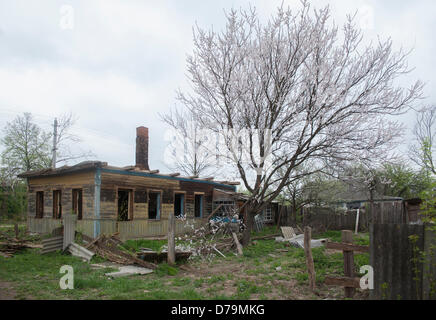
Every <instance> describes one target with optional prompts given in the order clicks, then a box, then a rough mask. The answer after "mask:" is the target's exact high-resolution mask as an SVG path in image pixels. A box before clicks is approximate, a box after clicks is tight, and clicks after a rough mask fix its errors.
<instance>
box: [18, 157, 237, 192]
mask: <svg viewBox="0 0 436 320" xmlns="http://www.w3.org/2000/svg"><path fill="white" fill-rule="evenodd" d="M94 169H101V170H102V171H103V172H112V173H118V174H127V175H136V176H144V177H153V178H161V179H172V180H180V181H190V182H200V183H207V184H213V185H217V186H224V187H227V188H228V187H232V188H233V189H235V188H236V187H235V186H236V185H239V182H233V181H215V180H214V178H213V177H204V178H200V177H198V176H189V177H184V176H181V175H180V173H178V172H176V173H169V174H162V173H159V170H141V169H139V168H138V167H135V166H127V167H114V166H109V165H108V163H107V162H101V161H85V162H81V163H78V164H76V165H73V166H63V167H59V168H56V169H52V168H47V169H43V170H35V171H27V172H23V173H21V174H19V175H18V177H19V178H38V177H50V176H59V175H63V174H69V173H76V172H80V171H88V170H94Z"/></svg>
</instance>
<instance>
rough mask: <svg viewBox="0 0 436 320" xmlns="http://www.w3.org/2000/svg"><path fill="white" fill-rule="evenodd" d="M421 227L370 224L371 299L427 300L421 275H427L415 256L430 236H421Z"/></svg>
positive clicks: (418, 256)
mask: <svg viewBox="0 0 436 320" xmlns="http://www.w3.org/2000/svg"><path fill="white" fill-rule="evenodd" d="M397 209H398V208H397ZM394 210H396V209H394ZM391 221H392V220H391ZM424 228H425V227H424V226H423V225H408V224H403V223H401V224H393V223H385V224H374V225H371V227H370V264H371V265H372V266H373V268H374V290H371V291H372V292H371V298H372V299H393V300H397V299H405V300H415V299H423V298H426V296H425V282H423V275H425V274H429V273H428V272H427V271H426V270H425V269H424V266H423V264H422V263H421V261H420V255H418V250H420V251H425V250H426V248H425V238H426V237H430V236H429V235H426V234H424ZM411 235H415V236H418V239H417V241H416V243H415V244H413V243H412V242H411V241H410V236H411ZM432 276H434V273H432ZM429 277H430V276H429ZM425 278H426V276H424V279H425ZM427 283H428V281H427ZM427 298H428V297H427Z"/></svg>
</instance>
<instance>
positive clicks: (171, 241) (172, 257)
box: [168, 213, 176, 265]
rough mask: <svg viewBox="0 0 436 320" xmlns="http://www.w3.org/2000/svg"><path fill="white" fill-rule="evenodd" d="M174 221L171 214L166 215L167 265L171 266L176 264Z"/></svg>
mask: <svg viewBox="0 0 436 320" xmlns="http://www.w3.org/2000/svg"><path fill="white" fill-rule="evenodd" d="M175 231H176V219H175V217H174V214H173V213H170V214H169V215H168V264H170V265H173V264H175V263H176V242H175Z"/></svg>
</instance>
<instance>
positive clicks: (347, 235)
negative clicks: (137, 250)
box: [342, 230, 355, 298]
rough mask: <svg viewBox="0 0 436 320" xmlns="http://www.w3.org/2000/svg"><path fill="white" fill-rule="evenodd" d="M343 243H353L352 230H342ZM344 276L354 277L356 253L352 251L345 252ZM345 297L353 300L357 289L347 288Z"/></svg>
mask: <svg viewBox="0 0 436 320" xmlns="http://www.w3.org/2000/svg"><path fill="white" fill-rule="evenodd" d="M342 243H350V244H352V243H353V232H352V231H350V230H342ZM344 274H345V276H346V277H354V253H353V251H352V250H351V251H350V250H344ZM344 290H345V297H346V298H352V297H353V296H354V292H355V289H354V288H352V287H345V289H344Z"/></svg>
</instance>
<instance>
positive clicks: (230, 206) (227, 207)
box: [212, 200, 238, 217]
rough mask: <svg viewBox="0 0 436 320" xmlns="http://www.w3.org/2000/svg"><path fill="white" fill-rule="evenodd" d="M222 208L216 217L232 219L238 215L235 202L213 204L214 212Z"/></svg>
mask: <svg viewBox="0 0 436 320" xmlns="http://www.w3.org/2000/svg"><path fill="white" fill-rule="evenodd" d="M219 206H221V207H220V208H219V209H218V210H217V211H216V213H215V215H214V216H215V217H231V216H233V215H235V214H237V213H238V210H237V208H236V206H235V202H234V201H230V200H223V201H214V202H213V210H212V211H214V210H215V209H216V208H218V207H219Z"/></svg>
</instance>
